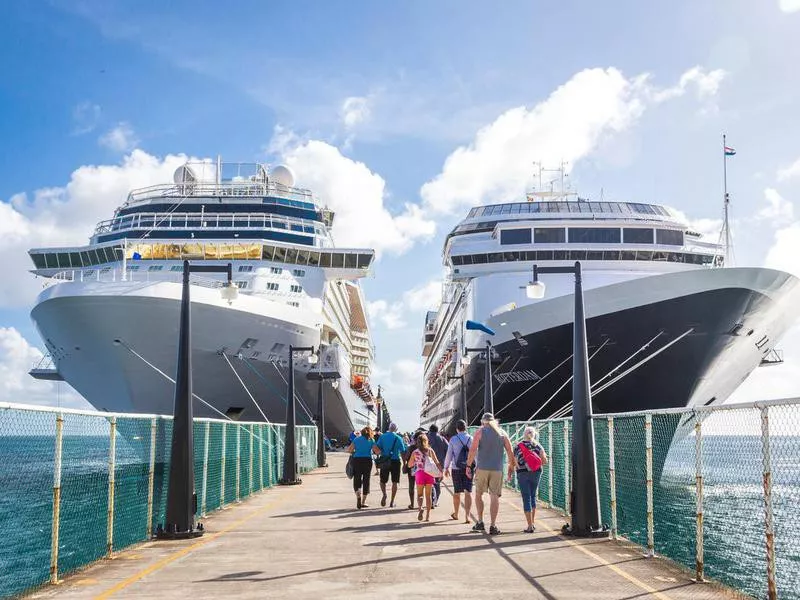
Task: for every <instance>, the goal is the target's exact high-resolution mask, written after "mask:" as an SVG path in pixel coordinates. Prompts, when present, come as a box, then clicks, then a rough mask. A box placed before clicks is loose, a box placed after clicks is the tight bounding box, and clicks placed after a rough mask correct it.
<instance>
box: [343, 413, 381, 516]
mask: <svg viewBox="0 0 800 600" xmlns="http://www.w3.org/2000/svg"><path fill="white" fill-rule="evenodd" d="M347 451H348V452H349V453H350V454H352V455H353V491H355V493H356V508H358V509H361V508H367V507H368V506H369V505H368V504H367V496H368V495H369V480H370V473H372V455H373V454H380V452H381V451H380V448H378V447H377V446H376V445H375V441H374V440H373V439H372V429H371V428H370V427H364V429H362V430H361V435H358V436H355V437H354V438H353V441H352V442H351V443H350V446H348V447H347Z"/></svg>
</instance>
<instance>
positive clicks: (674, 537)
mask: <svg viewBox="0 0 800 600" xmlns="http://www.w3.org/2000/svg"><path fill="white" fill-rule="evenodd" d="M527 425H534V426H535V427H536V428H537V430H538V433H539V443H540V444H541V446H542V447H543V448H544V449H545V451H546V452H547V454H548V456H549V457H550V459H551V460H550V462H549V463H548V464H547V465H546V466H545V467H543V472H542V478H541V483H540V484H539V492H538V497H539V499H540V501H541V502H543V503H544V504H545V505H549V506H551V507H554V508H557V509H560V510H562V511H563V512H564V513H565V514H568V513H569V497H570V480H571V462H572V461H571V458H570V450H571V429H572V427H571V420H570V419H557V420H551V421H537V422H532V423H508V424H504V425H503V426H502V427H503V428H504V429H505V430H506V432H507V433H508V434H509V436H510V437H511V439H512V442H517V441H519V440H521V439H522V433H523V431H524V428H525V427H526V426H527ZM594 433H595V455H596V462H597V473H598V485H599V493H600V509H601V520H602V522H603V523H604V524H606V525H607V526H608V527H609V529H610V530H611V535H612V536H613V537H616V538H625V539H627V540H629V541H631V542H633V543H635V544H638V545H640V546H642V548H643V550H644V552H645V554H647V555H649V556H653V555H654V554H659V555H662V556H665V557H668V558H670V559H672V560H673V561H675V562H677V563H679V564H682V565H684V566H685V567H687V568H688V569H691V570H692V571H693V572H694V573H695V578H696V579H698V580H700V581H702V580H704V579H705V578H706V577H710V578H712V579H715V580H717V581H720V582H722V583H725V584H727V585H729V586H731V587H734V588H736V589H738V590H740V591H743V592H745V593H747V594H749V595H752V596H754V597H758V598H776V597H780V598H800V569H798V566H800V536H798V535H797V533H796V531H795V530H796V527H797V523H798V522H800V399H793V400H783V401H768V402H756V403H751V404H733V405H728V406H719V407H703V408H698V409H694V410H691V409H682V410H664V411H648V412H638V413H624V414H616V415H608V416H596V417H595V418H594ZM509 485H510V486H511V487H515V488H516V487H517V486H516V480H514V481H512V482H511V483H510V484H509Z"/></svg>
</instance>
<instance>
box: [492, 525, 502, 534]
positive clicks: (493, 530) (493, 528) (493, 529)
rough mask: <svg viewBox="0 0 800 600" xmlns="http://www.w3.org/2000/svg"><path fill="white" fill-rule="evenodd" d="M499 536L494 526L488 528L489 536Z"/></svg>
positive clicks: (498, 531)
mask: <svg viewBox="0 0 800 600" xmlns="http://www.w3.org/2000/svg"><path fill="white" fill-rule="evenodd" d="M499 534H500V530H499V529H498V528H497V526H496V525H492V526H491V527H489V535H499Z"/></svg>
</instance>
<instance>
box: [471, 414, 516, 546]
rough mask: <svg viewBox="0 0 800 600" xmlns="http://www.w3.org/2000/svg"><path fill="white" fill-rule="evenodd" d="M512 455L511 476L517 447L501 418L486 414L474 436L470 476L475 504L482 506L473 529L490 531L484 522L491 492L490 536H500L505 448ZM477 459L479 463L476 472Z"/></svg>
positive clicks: (509, 465) (477, 506) (509, 456)
mask: <svg viewBox="0 0 800 600" xmlns="http://www.w3.org/2000/svg"><path fill="white" fill-rule="evenodd" d="M504 450H505V453H506V456H508V477H509V478H511V475H513V473H514V468H515V467H516V464H517V460H516V458H514V449H513V448H512V447H511V440H509V439H508V436H507V435H506V432H505V431H503V430H502V429H500V426H499V425H498V424H497V420H496V419H495V418H494V415H493V414H492V413H490V412H486V413H483V417H481V428H480V429H478V431H476V432H475V436H474V437H473V438H472V446H471V447H470V449H469V456H468V457H467V477H470V476H472V477H473V479H474V481H475V506H476V508H477V509H478V521H477V522H476V523H475V525H474V526H473V527H472V531H486V526H485V525H484V524H483V508H484V504H483V495H484V494H485V493H486V492H487V491H488V492H489V516H490V518H491V523H490V526H489V535H497V534H498V533H500V531H499V530H498V529H497V513H498V512H499V510H500V496H501V495H502V493H503V451H504ZM473 461H476V463H477V465H476V468H475V472H474V474H473V473H472V468H471V467H470V465H472V463H473Z"/></svg>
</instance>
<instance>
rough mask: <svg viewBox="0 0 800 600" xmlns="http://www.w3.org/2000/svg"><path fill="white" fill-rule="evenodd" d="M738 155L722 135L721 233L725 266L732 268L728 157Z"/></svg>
mask: <svg viewBox="0 0 800 600" xmlns="http://www.w3.org/2000/svg"><path fill="white" fill-rule="evenodd" d="M735 154H736V151H735V150H734V149H733V148H728V144H727V140H726V135H725V134H724V133H723V134H722V190H723V211H722V231H721V232H720V238H721V239H720V242H722V243H723V244H724V255H723V256H724V260H725V262H724V264H725V265H728V266H730V265H731V261H732V260H733V240H732V239H731V228H730V221H729V208H730V196H729V195H728V157H729V156H733V155H735Z"/></svg>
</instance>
